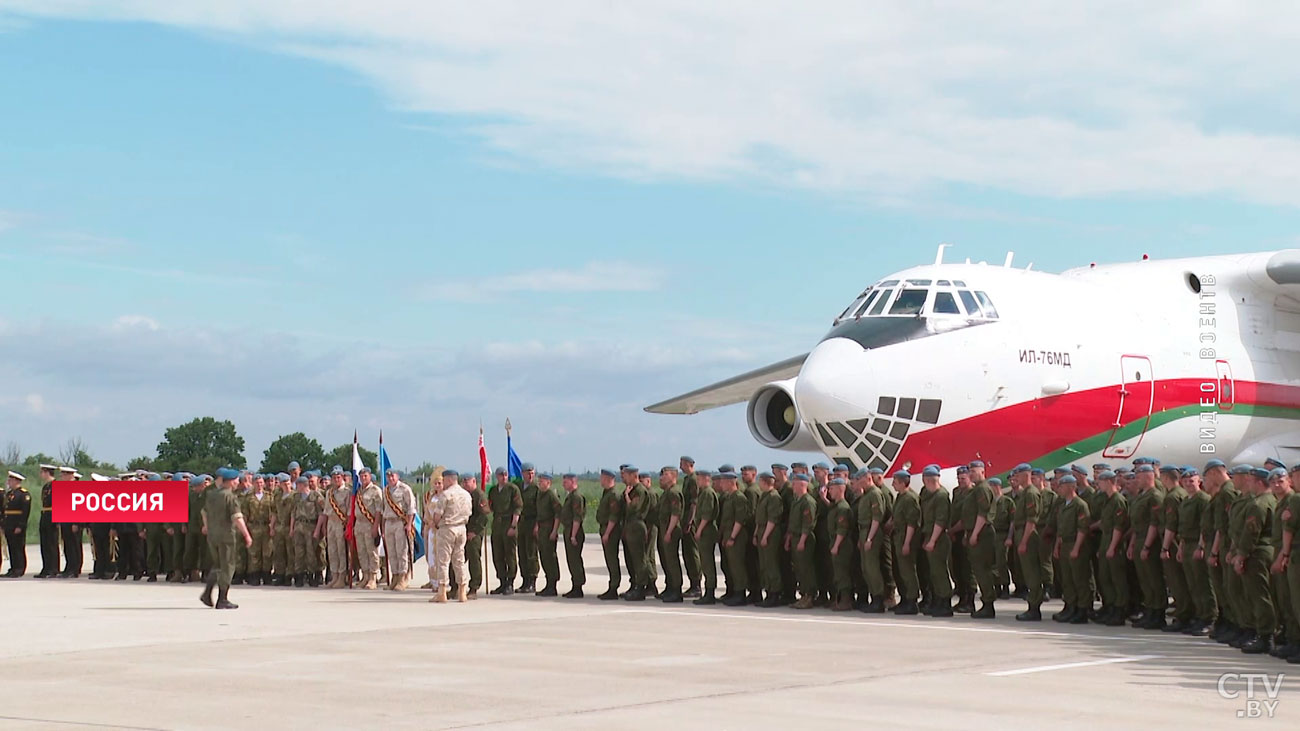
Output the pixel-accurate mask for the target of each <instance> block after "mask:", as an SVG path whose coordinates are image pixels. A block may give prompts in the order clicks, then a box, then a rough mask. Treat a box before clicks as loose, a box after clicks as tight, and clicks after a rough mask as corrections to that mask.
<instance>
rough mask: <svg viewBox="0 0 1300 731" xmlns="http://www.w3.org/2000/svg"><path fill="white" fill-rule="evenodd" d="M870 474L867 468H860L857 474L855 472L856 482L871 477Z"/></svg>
mask: <svg viewBox="0 0 1300 731" xmlns="http://www.w3.org/2000/svg"><path fill="white" fill-rule="evenodd" d="M870 474H871V473H870V472H868V471H867V468H866V467H860V468H858V471H857V472H854V473H853V479H855V480H861V479H862V478H864V477H866V476H867V475H870Z"/></svg>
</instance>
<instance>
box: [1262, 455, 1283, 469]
mask: <svg viewBox="0 0 1300 731" xmlns="http://www.w3.org/2000/svg"><path fill="white" fill-rule="evenodd" d="M1264 466H1265V467H1268V468H1269V469H1275V468H1278V467H1281V468H1282V469H1286V465H1284V464H1282V460H1280V459H1275V458H1273V457H1269V458H1268V459H1266V460H1264Z"/></svg>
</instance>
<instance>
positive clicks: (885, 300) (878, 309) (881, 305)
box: [867, 289, 894, 317]
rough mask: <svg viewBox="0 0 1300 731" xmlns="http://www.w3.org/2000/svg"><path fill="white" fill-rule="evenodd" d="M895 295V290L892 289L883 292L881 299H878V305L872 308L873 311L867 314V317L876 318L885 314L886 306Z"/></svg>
mask: <svg viewBox="0 0 1300 731" xmlns="http://www.w3.org/2000/svg"><path fill="white" fill-rule="evenodd" d="M893 294H894V290H892V289H886V290H884V291H883V292H881V293H880V297H878V298H876V303H875V304H874V305H872V306H871V311H870V312H868V313H867V316H868V317H876V316H877V315H879V314H880V313H882V312H884V311H885V305H886V304H887V303H888V302H889V298H890V296H892V295H893Z"/></svg>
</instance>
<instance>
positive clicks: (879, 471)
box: [867, 467, 885, 475]
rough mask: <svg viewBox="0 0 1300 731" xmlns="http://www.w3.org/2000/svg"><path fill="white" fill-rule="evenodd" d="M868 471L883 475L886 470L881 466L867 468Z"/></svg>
mask: <svg viewBox="0 0 1300 731" xmlns="http://www.w3.org/2000/svg"><path fill="white" fill-rule="evenodd" d="M867 472H870V473H871V474H873V475H883V474H885V471H884V470H883V469H881V468H880V467H872V468H871V469H869V470H867Z"/></svg>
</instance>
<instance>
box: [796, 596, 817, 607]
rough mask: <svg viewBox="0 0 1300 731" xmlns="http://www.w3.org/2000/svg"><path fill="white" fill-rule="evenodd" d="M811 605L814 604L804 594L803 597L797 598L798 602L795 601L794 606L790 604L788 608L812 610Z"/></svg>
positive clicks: (809, 597)
mask: <svg viewBox="0 0 1300 731" xmlns="http://www.w3.org/2000/svg"><path fill="white" fill-rule="evenodd" d="M813 604H814V602H813V598H812V596H810V595H808V594H804V595H803V596H801V597H799V599H798V601H796V602H795V603H794V604H791V605H790V608H791V609H812V608H813Z"/></svg>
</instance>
